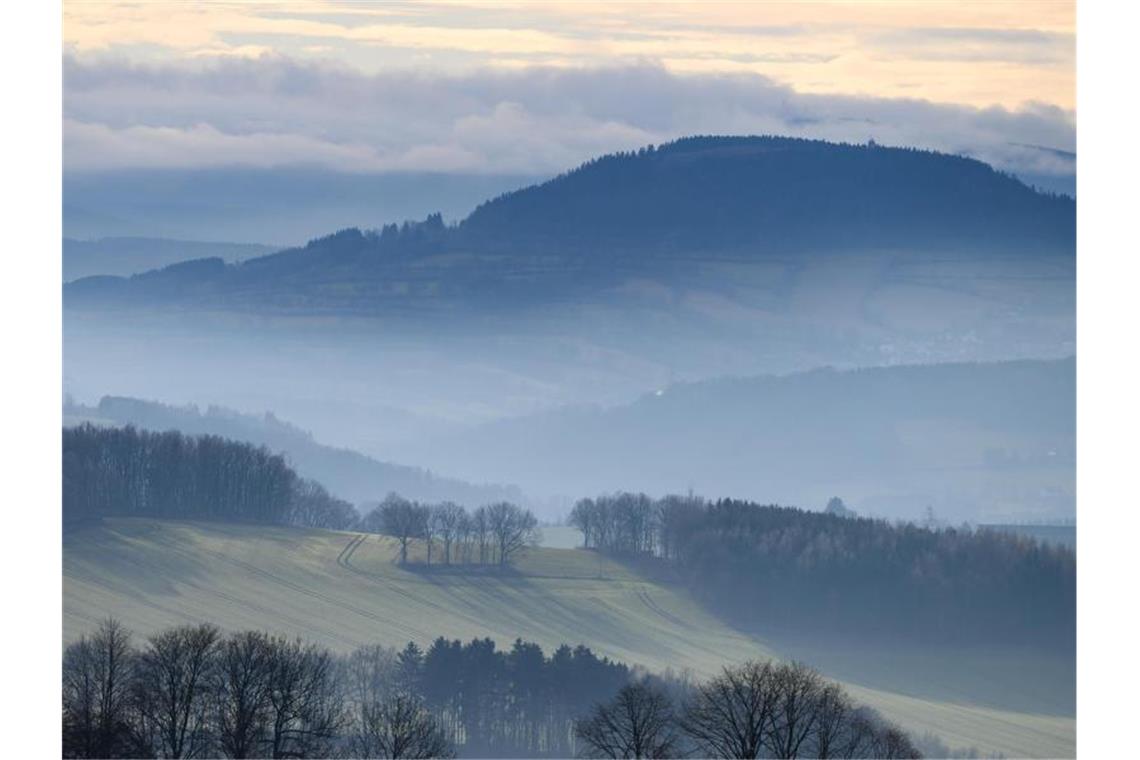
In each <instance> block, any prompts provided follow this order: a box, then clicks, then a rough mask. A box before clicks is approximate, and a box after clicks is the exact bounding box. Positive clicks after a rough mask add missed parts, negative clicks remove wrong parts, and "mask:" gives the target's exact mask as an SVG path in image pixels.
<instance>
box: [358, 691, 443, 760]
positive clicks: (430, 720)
mask: <svg viewBox="0 0 1140 760" xmlns="http://www.w3.org/2000/svg"><path fill="white" fill-rule="evenodd" d="M351 744H352V747H351V751H352V755H353V756H354V757H382V758H411V759H412V760H418V759H419V758H452V757H455V747H454V746H453V744H452V742H451V740H450V739H448V738H447V736H446V735H445V734H444V732H443V730H442V729H441V728H440V726H439V723H438V722H437V721H436V719H435V717H434V716H432V714H431V713H430V712H429V711H428V710H427V708H426V707H424V705H423V703H422V702H421V701H420V700H419V698H417V697H414V696H412V695H409V694H397V695H395V696H393V697H391V698H390V699H387V700H385V701H383V702H366V703H364V704H362V705H361V706H360V709H359V712H358V715H357V718H356V726H355V730H354V732H353V736H352V742H351Z"/></svg>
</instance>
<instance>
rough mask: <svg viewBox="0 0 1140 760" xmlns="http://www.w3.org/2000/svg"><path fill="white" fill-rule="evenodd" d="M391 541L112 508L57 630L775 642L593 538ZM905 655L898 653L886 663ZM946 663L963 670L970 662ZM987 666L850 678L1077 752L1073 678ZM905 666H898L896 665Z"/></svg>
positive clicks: (74, 567) (921, 715) (915, 709)
mask: <svg viewBox="0 0 1140 760" xmlns="http://www.w3.org/2000/svg"><path fill="white" fill-rule="evenodd" d="M394 557H395V546H394V543H393V542H391V541H390V540H388V539H383V538H378V537H375V536H370V535H364V534H355V533H339V532H333V531H315V530H297V529H287V528H275V527H267V526H255V525H231V524H224V525H223V524H210V523H193V522H164V521H155V520H144V519H115V520H107V521H104V522H103V523H101V524H99V525H95V526H88V527H83V528H79V529H76V530H72V531H70V532H68V533H67V534H66V535H65V536H64V563H63V564H64V566H63V576H64V595H63V596H64V639H65V641H71V640H74V639H75V638H76V637H78V636H79V635H80V634H81V633H82V632H84V631H85V630H89V629H90V628H91V627H92V626H94V625H95V624H96V623H97V622H98V621H99V620H100V619H102V618H104V617H106V616H108V615H114V616H115V617H117V618H119V619H121V620H122V621H123V622H124V623H125V624H126V625H127V626H128V627H130V628H131V629H132V630H133V631H135V633H136V634H138V635H146V634H148V633H150V632H153V631H154V630H156V629H159V628H162V627H164V626H168V625H172V624H177V623H181V622H188V621H200V620H211V621H214V622H216V623H218V624H219V625H221V626H222V627H224V628H228V629H238V628H262V629H269V630H273V631H277V632H281V633H286V634H289V635H300V636H304V637H306V638H309V639H312V640H314V641H318V642H320V643H322V644H325V645H327V646H329V647H330V648H333V649H335V650H338V651H342V652H344V651H349V650H351V649H353V648H355V647H357V646H359V645H362V644H365V643H376V642H379V643H384V644H389V645H401V644H403V643H405V642H407V641H408V640H415V641H417V642H419V643H420V644H421V645H425V644H427V643H429V641H430V640H431V639H433V638H434V637H436V636H446V637H455V638H461V639H469V638H472V637H476V636H480V637H481V636H490V637H492V638H494V639H495V640H496V641H497V642H498V643H499V644H500V645H501V646H505V645H509V643H510V642H511V641H513V640H514V639H515V638H516V637H521V638H523V639H528V640H533V641H536V642H538V643H540V644H541V645H543V647H544V648H547V649H548V651H549V648H551V647H553V646H555V645H557V644H559V643H562V642H566V643H571V644H576V643H585V644H588V645H589V646H591V647H592V648H594V649H595V650H596V651H598V652H599V653H601V654H605V655H608V656H611V657H615V658H618V659H620V660H623V661H625V662H628V663H631V664H641V665H644V666H646V667H648V668H651V669H655V670H661V669H665V668H673V669H674V670H677V669H681V668H690V669H692V670H693V671H695V672H697V673H700V674H707V673H710V672H713V671H715V670H716V669H717V668H718V667H719V666H720V665H722V664H725V663H729V662H740V661H743V660H745V659H748V658H751V657H764V656H773V655H777V654H779V652H777V651H776V650H775V649H774V648H773V647H772V646H771V645H770V644H769V643H768V642H765V641H763V640H761V639H759V638H757V637H753V636H748V635H744V634H742V633H740V632H739V631H736V630H733V629H731V628H729V627H728V626H726V625H725V624H724V623H722V622H721V621H719V620H717V619H716V618H714V617H713V616H711V615H710V614H708V613H707V612H706V611H704V610H703V609H702V608H701V607H700V605H699V604H697V603H696V602H695V601H693V600H692V599H690V598H689V597H688V596H686V595H685V594H684V593H683V592H682V591H680V590H679V589H675V588H671V587H668V586H663V585H660V584H654V583H651V582H649V581H647V580H646V579H644V578H642V577H640V576H639V575H637V574H636V573H634V572H632V571H631V570H629V569H628V568H626V567H624V566H622V565H620V564H618V563H615V562H613V561H610V560H608V559H606V558H604V557H601V556H599V555H597V554H595V553H593V552H587V551H580V550H574V549H550V548H542V549H536V550H532V551H531V552H530V553H529V554H528V555H527V556H525V557H523V558H522V559H521V560H520V561H519V562H518V563H517V566H516V567H515V568H513V569H510V570H507V571H496V570H494V569H490V568H468V569H460V568H446V567H440V566H433V567H432V568H430V569H425V568H423V567H422V566H419V567H418V568H417V567H416V566H414V565H413V566H412V567H411V568H410V569H403V568H400V567H398V566H396V565H395V564H394V562H393V559H394ZM793 654H796V653H795V652H793ZM895 665H897V666H898V667H897V668H894V666H895ZM968 665H969V663H967V667H968ZM904 667H905V662H902V661H900V662H899V663H887V664H886V668H885V669H886V670H891V669H892V668H894V669H896V670H899V669H902V668H904ZM946 667H947V669H949V668H955V669H957V670H959V671H961V670H962V669H963V663H962V662H957V663H948V664H947V665H946ZM825 672H827V671H826V670H825ZM850 672H851V673H853V674H854V675H855V677H856V678H858V677H859V676H858V673H857V672H856V671H854V670H853V671H850ZM979 672H980V675H979V677H978V678H977V679H976V681H975V682H974V684H973V685H972V687H971V688H968V689H965V690H963V691H961V692H960V693H958V694H949V693H939V683H940V682H941V681H942V679H941V678H940V676H939V674H938V673H931V672H922V673H920V674H918V676H917V677H916V681H915V683H913V684H911V685H910V686H911V687H912V688H909V689H906V688H899V690H897V691H886V690H884V689H883V688H881V687H880V686H877V685H872V686H868V685H864V682H865V683H871V681H873V679H861V682H855V683H851V687H852V691H853V693H854V695H855V696H856V697H857V698H859V699H862V700H864V701H866V702H868V703H870V704H872V705H874V706H876V707H878V708H879V709H881V710H882V711H883V712H884V713H885V714H886V715H888V716H889V717H890V718H892V719H894V720H897V721H898V722H899V723H900V724H902V725H903V726H904V727H906V728H907V729H908V730H910V731H912V732H914V733H915V734H918V735H921V734H923V733H925V732H927V731H931V732H934V733H936V734H938V735H939V736H940V737H942V738H943V740H944V741H946V742H947V744H949V745H950V746H952V747H967V746H976V747H978V748H979V749H981V750H983V751H985V752H1001V753H1003V754H1005V755H1007V756H1039V757H1063V756H1072V755H1073V754H1074V751H1075V744H1074V742H1075V721H1074V719H1073V716H1072V714H1071V713H1070V714H1064V713H1063V712H1062V713H1061V714H1058V712H1059V711H1057V710H1055V709H1050V708H1049V703H1048V702H1045V703H1042V704H1040V705H1037V704H1035V703H1034V702H1033V692H1036V691H1041V690H1044V689H1047V688H1062V689H1063V688H1071V687H1067V686H1066V684H1064V683H1060V684H1054V685H1052V686H1051V687H1050V686H1043V685H1042V684H1040V683H1033V684H1027V685H1026V688H1023V689H1021V690H1020V692H1019V693H1018V695H1016V697H1015V698H1000V699H999V698H996V697H994V696H992V692H994V691H995V690H994V689H992V688H991V687H992V684H991V683H987V679H988V680H989V681H994V680H997V681H1000V680H1001V678H1002V674H1003V673H1004V672H1005V670H1004V669H1003V667H1002V666H1001V664H1000V663H999V664H998V665H997V666H996V667H993V668H989V669H987V668H980V669H979ZM841 675H842V674H841ZM903 676H904V674H900V673H896V674H895V679H896V681H905V677H903ZM850 680H851V681H854V680H856V679H855V678H852V679H850ZM960 680H961V674H959V681H960ZM849 682H850V681H849ZM903 685H904V686H905V684H903ZM997 691H1000V690H997ZM969 692H972V694H971V693H969ZM1003 702H1004V704H1002V703H1003ZM1010 705H1016V708H1011V707H1010Z"/></svg>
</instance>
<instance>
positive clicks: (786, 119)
mask: <svg viewBox="0 0 1140 760" xmlns="http://www.w3.org/2000/svg"><path fill="white" fill-rule="evenodd" d="M64 115H65V124H64V134H65V138H64V141H65V152H64V161H65V169H66V170H68V171H84V170H97V169H114V168H139V167H148V168H157V167H168V168H192V167H217V166H255V167H273V166H289V165H298V164H304V165H315V166H322V167H326V168H330V169H335V170H338V171H355V172H386V171H439V172H461V173H526V174H536V173H537V174H541V173H554V172H558V171H562V170H565V169H568V168H571V167H573V166H574V165H576V164H578V163H580V162H581V161H584V160H586V159H588V158H591V157H593V156H596V155H598V154H601V153H606V152H611V151H614V150H623V149H629V148H633V147H638V146H641V145H644V144H646V143H650V142H653V143H660V142H664V141H667V140H670V139H673V138H676V137H680V136H684V135H690V134H711V133H717V134H726V133H735V134H762V133H779V134H791V135H801V136H807V137H819V138H824V139H831V140H848V141H857V142H863V141H866V140H867V139H871V138H873V139H875V140H876V141H878V142H880V143H883V144H892V145H913V146H918V147H926V148H934V149H938V150H944V151H949V152H956V153H968V154H971V155H975V156H978V157H980V158H982V159H984V160H987V161H989V162H991V163H994V164H995V165H997V166H998V167H999V168H1003V169H1007V170H1012V171H1034V172H1040V173H1045V174H1056V175H1061V176H1064V175H1067V174H1071V173H1072V170H1073V166H1072V161H1071V159H1070V158H1067V157H1065V156H1064V155H1061V154H1057V153H1055V152H1051V151H1049V150H1041V149H1040V148H1042V147H1043V148H1048V149H1054V150H1062V151H1071V150H1073V149H1074V146H1075V116H1074V114H1073V113H1072V112H1070V111H1065V110H1062V109H1060V108H1057V107H1054V106H1045V105H1029V106H1026V107H1024V108H1021V109H1019V110H1007V109H1003V108H987V109H975V108H971V107H966V106H953V105H940V104H933V103H929V102H926V101H921V100H901V99H885V98H870V97H855V96H839V95H815V94H803V93H797V92H796V91H795V90H793V89H791V88H790V87H787V86H784V85H779V84H776V83H774V82H773V81H772V80H770V79H767V78H765V77H762V76H759V75H755V74H741V75H728V74H707V75H698V74H689V75H680V74H675V73H670V72H669V71H667V70H666V69H664V68H663V67H660V66H657V65H653V64H645V65H628V66H618V67H608V68H542V67H529V68H525V69H520V70H504V69H501V68H492V67H488V68H483V69H478V70H475V71H473V72H471V73H468V74H464V75H447V74H438V73H436V74H431V73H426V72H418V73H410V72H393V73H383V74H377V75H366V74H362V73H359V72H357V71H353V70H351V69H347V68H345V67H343V66H338V65H334V64H330V63H315V62H309V63H300V62H298V61H295V60H291V59H288V58H284V57H266V56H263V57H260V58H257V59H252V60H244V59H234V60H223V61H216V60H215V61H213V62H211V63H209V64H208V65H202V64H198V65H194V64H188V63H180V64H176V65H166V66H143V65H132V64H128V63H124V62H122V61H114V60H95V59H90V58H85V59H83V60H80V59H77V58H68V59H67V61H66V65H65V94H64Z"/></svg>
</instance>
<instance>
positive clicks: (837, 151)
mask: <svg viewBox="0 0 1140 760" xmlns="http://www.w3.org/2000/svg"><path fill="white" fill-rule="evenodd" d="M1074 247H1075V201H1073V199H1072V198H1069V197H1066V196H1057V195H1049V194H1043V193H1039V192H1037V191H1035V190H1033V189H1032V188H1030V187H1028V186H1026V185H1024V184H1022V183H1021V182H1020V181H1018V180H1017V179H1015V178H1013V177H1011V176H1009V175H1006V174H1002V173H1000V172H997V171H995V170H994V169H993V168H991V167H990V166H988V165H986V164H984V163H982V162H980V161H977V160H974V159H970V158H964V157H960V156H951V155H946V154H940V153H934V152H930V151H919V150H911V149H902V148H885V147H881V146H877V145H875V144H873V143H869V144H867V145H847V144H834V143H827V142H822V141H813V140H801V139H791V138H780V137H695V138H687V139H682V140H678V141H676V142H673V143H669V144H667V145H663V146H661V147H657V148H654V147H649V148H645V149H642V150H639V151H637V152H633V153H622V154H615V155H610V156H605V157H602V158H599V159H597V160H594V161H591V162H589V163H587V164H585V165H583V166H581V167H579V168H578V169H575V170H574V171H571V172H569V173H567V174H565V175H562V176H560V177H557V178H555V179H552V180H550V181H548V182H545V183H543V184H539V185H534V186H530V187H527V188H524V189H521V190H518V191H515V192H511V193H507V194H505V195H502V196H499V197H498V198H495V199H494V200H491V201H488V202H486V203H484V204H482V205H480V206H479V207H478V208H476V209H475V211H474V212H472V213H471V215H470V216H468V217H467V218H466V219H464V220H463V221H462V222H460V223H459V224H458V225H453V226H448V225H445V224H444V222H443V218H442V216H441V215H439V214H433V215H430V216H429V217H428V218H427V219H426V220H425V221H424V222H420V223H416V224H411V223H405V224H404V225H402V226H396V225H387V226H385V227H383V228H382V229H380V230H378V231H369V232H362V231H361V230H359V229H356V228H350V229H346V230H342V231H341V232H338V233H336V234H333V235H329V236H327V237H324V238H320V239H317V240H313V241H311V242H310V243H309V244H308V245H306V246H304V247H302V248H294V249H288V250H285V251H281V252H279V253H276V254H271V255H269V256H263V257H258V258H254V259H250V260H246V261H242V262H240V263H232V264H230V263H226V262H224V261H223V260H222V259H220V258H216V257H212V258H206V259H202V260H199V261H194V262H185V263H182V264H178V265H175V266H172V267H168V268H166V269H163V270H158V271H153V272H147V273H144V274H139V275H135V276H132V277H130V278H89V279H85V280H80V281H78V282H75V283H73V284H71V285H69V286H68V287H67V289H66V290H65V302H66V303H67V304H68V305H69V306H71V307H86V308H100V307H104V306H107V305H112V306H123V305H127V306H137V305H146V304H151V305H155V304H161V305H163V306H169V305H172V304H178V305H181V306H191V307H201V308H209V309H223V310H239V311H264V310H269V311H287V312H295V311H309V312H311V311H323V312H344V313H357V314H360V313H365V314H401V315H402V314H408V313H413V314H418V315H431V314H443V315H448V314H451V313H453V312H454V311H455V310H457V309H458V310H464V309H471V308H478V309H491V310H498V311H503V310H507V311H510V310H517V309H519V308H526V307H528V306H545V305H549V304H552V303H561V302H564V301H566V300H567V299H570V300H577V301H580V300H582V299H583V298H585V299H598V298H602V299H603V300H604V299H605V298H606V297H607V294H608V295H609V296H612V295H613V294H614V292H615V290H618V289H620V288H621V287H623V286H624V285H626V284H628V283H629V282H631V281H638V280H642V279H645V278H649V279H651V280H653V281H657V282H663V283H666V284H671V283H678V282H690V281H692V279H693V278H697V280H698V281H702V282H709V283H714V284H716V283H719V284H723V283H724V281H725V276H724V273H723V272H720V273H713V274H710V273H709V272H708V271H707V270H708V267H709V265H717V266H719V265H723V264H724V263H725V262H731V263H736V264H740V265H745V266H756V265H763V264H767V263H771V262H786V261H787V260H788V258H789V257H792V258H793V260H794V261H796V262H798V263H802V262H804V261H808V260H812V259H817V258H821V257H825V256H828V255H842V256H848V257H853V256H857V255H863V254H871V253H874V254H876V255H881V254H883V253H889V254H891V255H894V256H897V257H900V258H901V259H902V260H904V261H908V262H914V261H916V260H928V259H931V258H936V259H943V258H950V259H953V260H958V261H969V260H974V259H976V258H978V257H982V258H986V259H1001V258H1008V257H1011V256H1012V257H1014V258H1015V259H1024V260H1028V261H1033V262H1040V261H1041V260H1042V259H1048V260H1050V261H1052V260H1060V261H1067V260H1070V259H1071V258H1072V256H1073V252H1074Z"/></svg>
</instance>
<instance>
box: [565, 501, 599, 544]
mask: <svg viewBox="0 0 1140 760" xmlns="http://www.w3.org/2000/svg"><path fill="white" fill-rule="evenodd" d="M596 514H597V507H596V506H595V505H594V500H593V499H579V500H578V502H577V503H576V504H575V505H574V508H573V509H572V510H570V517H569V519H568V520H567V522H568V523H569V524H570V525H571V526H572V527H575V528H577V529H578V530H579V531H581V532H582V546H583V548H586V549H589V548H590V547H591V545H592V543H593V538H594V520H595V515H596Z"/></svg>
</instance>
